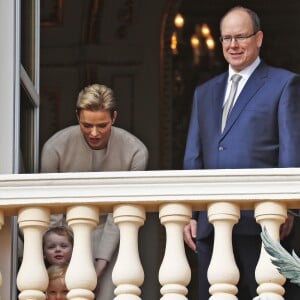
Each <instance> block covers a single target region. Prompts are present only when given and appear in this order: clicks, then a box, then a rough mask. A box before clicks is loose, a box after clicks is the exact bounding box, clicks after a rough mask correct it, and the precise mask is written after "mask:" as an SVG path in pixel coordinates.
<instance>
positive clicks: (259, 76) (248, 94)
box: [223, 62, 267, 135]
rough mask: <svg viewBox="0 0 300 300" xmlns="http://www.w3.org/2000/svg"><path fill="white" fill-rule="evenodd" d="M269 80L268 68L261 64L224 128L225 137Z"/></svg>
mask: <svg viewBox="0 0 300 300" xmlns="http://www.w3.org/2000/svg"><path fill="white" fill-rule="evenodd" d="M266 78H267V67H266V65H265V64H264V63H263V62H261V63H260V65H259V66H258V67H257V69H256V70H255V71H254V72H253V73H252V75H251V76H250V78H249V79H248V81H247V82H246V85H245V86H244V88H243V90H242V91H241V93H240V95H239V97H238V98H237V101H236V103H235V105H234V106H233V109H232V111H231V113H230V115H229V117H228V119H227V124H226V126H225V128H224V131H223V135H225V134H226V133H227V132H228V131H229V130H230V128H231V127H232V126H233V124H234V123H235V122H236V120H237V119H238V117H239V116H240V114H241V113H242V111H243V110H244V109H245V107H246V105H247V104H248V103H249V101H250V100H251V99H252V98H253V97H254V95H255V94H256V93H257V92H258V90H259V89H260V88H261V87H262V86H263V85H264V84H265V80H266Z"/></svg>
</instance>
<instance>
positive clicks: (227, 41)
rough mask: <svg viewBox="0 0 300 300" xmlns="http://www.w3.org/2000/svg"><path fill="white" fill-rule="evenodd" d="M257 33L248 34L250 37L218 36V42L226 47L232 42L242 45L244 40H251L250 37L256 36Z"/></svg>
mask: <svg viewBox="0 0 300 300" xmlns="http://www.w3.org/2000/svg"><path fill="white" fill-rule="evenodd" d="M257 32H258V31H256V32H254V33H252V34H250V35H235V36H230V35H228V36H226V35H225V36H220V42H221V43H222V44H226V45H230V44H231V42H232V40H234V41H235V42H237V43H242V42H244V41H245V40H247V39H249V38H251V37H252V36H254V35H256V34H257Z"/></svg>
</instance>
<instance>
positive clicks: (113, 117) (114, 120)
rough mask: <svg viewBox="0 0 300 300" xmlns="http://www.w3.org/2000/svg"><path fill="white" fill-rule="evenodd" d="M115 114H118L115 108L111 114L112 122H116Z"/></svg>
mask: <svg viewBox="0 0 300 300" xmlns="http://www.w3.org/2000/svg"><path fill="white" fill-rule="evenodd" d="M117 116H118V113H117V111H116V110H115V111H114V112H113V116H112V124H114V123H115V122H116V119H117Z"/></svg>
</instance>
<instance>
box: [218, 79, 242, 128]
mask: <svg viewBox="0 0 300 300" xmlns="http://www.w3.org/2000/svg"><path fill="white" fill-rule="evenodd" d="M241 78H242V76H241V75H239V74H234V75H232V76H231V81H232V84H231V88H230V92H229V96H228V98H227V101H226V103H225V104H224V107H223V114H222V127H221V132H223V130H224V128H225V125H226V121H227V118H228V116H229V114H230V112H231V110H232V107H233V100H234V96H235V94H236V91H237V87H238V85H239V81H240V80H241Z"/></svg>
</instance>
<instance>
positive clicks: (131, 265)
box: [112, 204, 146, 300]
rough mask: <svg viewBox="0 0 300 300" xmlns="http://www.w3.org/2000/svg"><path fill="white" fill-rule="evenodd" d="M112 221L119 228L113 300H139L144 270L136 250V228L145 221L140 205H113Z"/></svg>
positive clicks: (113, 276) (113, 275)
mask: <svg viewBox="0 0 300 300" xmlns="http://www.w3.org/2000/svg"><path fill="white" fill-rule="evenodd" d="M113 216H114V221H115V223H116V224H117V225H118V227H119V229H120V246H119V253H118V257H117V261H116V264H115V266H114V269H113V273H112V279H113V282H114V284H115V285H116V289H115V295H116V297H115V298H114V300H122V299H126V300H140V299H141V298H140V297H139V296H140V294H141V290H140V286H141V285H142V283H143V282H144V270H143V267H142V264H141V261H140V256H139V250H138V230H139V227H140V226H142V225H143V224H144V222H145V218H146V215H145V210H144V208H143V207H142V206H138V205H126V204H120V205H117V206H116V207H114V213H113Z"/></svg>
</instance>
